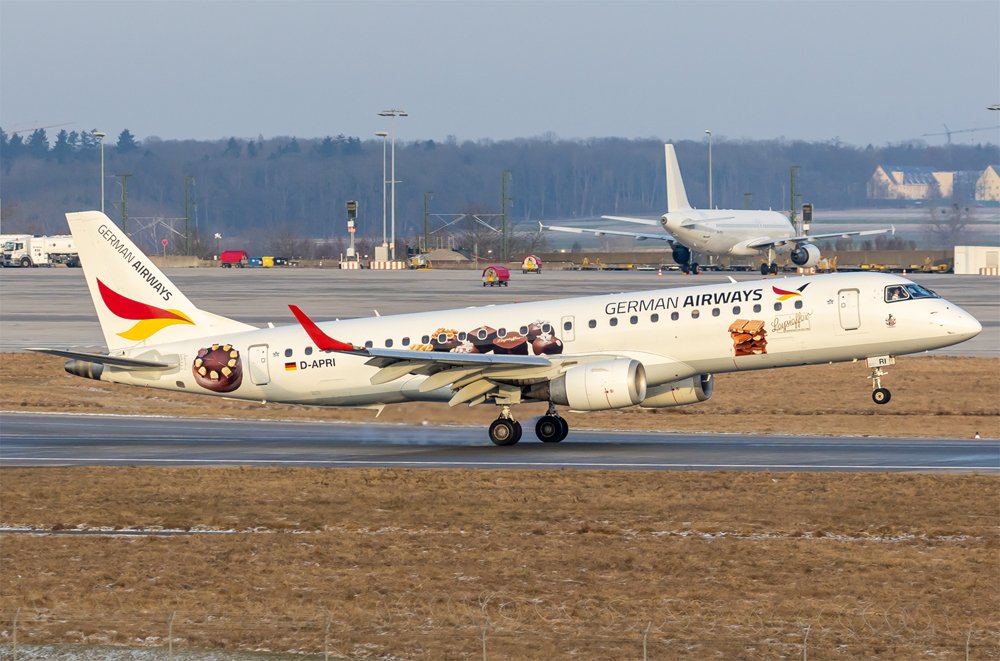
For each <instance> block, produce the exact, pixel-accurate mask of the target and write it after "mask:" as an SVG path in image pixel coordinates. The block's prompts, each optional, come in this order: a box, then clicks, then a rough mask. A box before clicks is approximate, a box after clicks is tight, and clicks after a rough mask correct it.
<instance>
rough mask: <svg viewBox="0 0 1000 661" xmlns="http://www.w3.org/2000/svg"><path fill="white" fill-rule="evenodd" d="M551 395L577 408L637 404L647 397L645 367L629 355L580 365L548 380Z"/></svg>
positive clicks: (564, 403) (604, 407)
mask: <svg viewBox="0 0 1000 661" xmlns="http://www.w3.org/2000/svg"><path fill="white" fill-rule="evenodd" d="M549 396H550V397H551V399H552V401H553V402H555V403H556V404H563V405H564V406H569V407H570V408H571V409H573V410H574V411H606V410H608V409H619V408H624V407H626V406H634V405H636V404H638V403H639V402H641V401H642V400H643V399H645V398H646V370H645V368H644V367H643V366H642V363H640V362H639V361H638V360H632V359H630V358H615V359H611V360H602V361H601V362H597V363H586V364H584V365H577V366H575V367H571V368H570V369H568V370H566V373H565V374H563V375H562V376H560V377H559V378H557V379H553V380H552V381H551V382H550V383H549Z"/></svg>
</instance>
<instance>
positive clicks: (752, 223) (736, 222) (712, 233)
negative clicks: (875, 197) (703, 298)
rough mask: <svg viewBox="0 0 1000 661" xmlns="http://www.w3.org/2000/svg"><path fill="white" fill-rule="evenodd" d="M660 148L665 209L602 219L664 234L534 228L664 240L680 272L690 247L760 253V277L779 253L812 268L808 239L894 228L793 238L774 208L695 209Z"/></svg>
mask: <svg viewBox="0 0 1000 661" xmlns="http://www.w3.org/2000/svg"><path fill="white" fill-rule="evenodd" d="M663 148H664V155H665V160H666V170H667V213H665V214H663V216H661V217H660V220H659V221H655V220H651V219H649V218H633V217H631V216H601V217H602V218H606V219H608V220H620V221H624V222H629V223H636V224H639V225H648V226H651V227H655V226H657V225H662V226H663V229H665V230H666V231H667V234H660V233H657V234H644V233H641V232H625V231H619V230H594V229H583V228H579V227H565V226H560V225H544V224H542V223H539V228H540V229H542V230H549V231H553V232H568V233H571V234H584V233H589V234H596V235H597V236H604V235H606V234H610V235H613V236H628V237H632V238H634V239H637V240H639V241H644V240H646V239H656V240H658V241H666V242H668V243H669V244H670V246H671V248H672V249H673V258H674V261H675V262H677V263H678V264H680V265H681V268H682V269H683V270H684V272H685V273H688V272H689V271H693V272H695V273H697V272H698V264H696V263H691V251H692V250H693V251H697V252H700V253H702V254H705V255H714V256H716V257H727V256H734V257H741V256H742V257H747V256H753V255H765V256H766V260H765V261H764V262H762V263H761V265H760V274H761V275H767V274H768V273H777V272H778V265H777V264H776V263H775V261H774V260H775V258H776V256H777V255H778V254H782V253H786V252H787V253H789V257H790V258H791V260H792V263H793V264H795V265H796V266H816V264H818V263H819V260H820V251H819V248H817V247H816V246H815V245H814V244H813V243H812V241H817V240H819V239H833V238H842V237H849V236H867V235H871V234H885V233H886V232H895V228H888V229H877V230H862V231H850V232H834V233H830V234H810V235H808V236H806V235H798V236H796V234H795V228H794V227H792V223H791V221H789V220H788V218H787V217H786V216H785V215H784V214H782V213H778V212H777V211H769V210H768V211H763V210H756V209H708V210H699V209H695V208H694V207H692V206H691V205H690V204H689V203H688V199H687V193H686V192H685V191H684V180H683V179H682V178H681V169H680V166H679V165H678V164H677V154H676V153H675V152H674V146H673V145H670V144H667V145H663Z"/></svg>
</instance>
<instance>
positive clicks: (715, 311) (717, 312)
mask: <svg viewBox="0 0 1000 661" xmlns="http://www.w3.org/2000/svg"><path fill="white" fill-rule="evenodd" d="M719 312H720V310H719V308H712V316H713V317H718V316H719Z"/></svg>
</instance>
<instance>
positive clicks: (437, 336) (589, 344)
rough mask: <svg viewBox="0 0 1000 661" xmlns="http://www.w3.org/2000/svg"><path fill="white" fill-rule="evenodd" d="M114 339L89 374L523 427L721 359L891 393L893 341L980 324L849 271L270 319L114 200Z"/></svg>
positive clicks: (701, 379)
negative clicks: (223, 297)
mask: <svg viewBox="0 0 1000 661" xmlns="http://www.w3.org/2000/svg"><path fill="white" fill-rule="evenodd" d="M66 217H67V219H68V221H69V227H70V230H71V231H72V233H73V238H74V240H75V241H76V245H77V247H78V249H79V254H80V261H81V263H82V265H83V272H84V276H85V277H86V280H87V286H88V288H89V289H90V294H91V297H92V298H93V301H94V306H95V307H96V309H97V316H98V319H99V321H100V324H101V329H102V331H103V333H104V338H105V341H106V342H107V348H108V352H107V353H106V354H100V353H90V352H82V351H74V350H63V349H53V348H45V349H32V350H33V351H43V352H46V353H51V354H55V355H58V356H63V357H66V358H69V359H71V360H70V361H69V362H68V363H66V371H68V372H70V373H71V374H75V375H78V376H82V377H87V378H91V379H98V380H101V381H110V382H114V383H123V384H130V385H136V386H144V387H150V388H161V389H164V390H174V391H180V392H188V393H197V394H200V395H209V396H216V397H230V398H235V399H246V400H256V401H262V402H284V403H291V404H304V405H315V406H365V407H380V406H383V405H386V404H393V403H400V402H413V401H428V402H447V403H448V404H449V405H450V406H459V405H467V406H475V405H480V404H487V405H495V406H496V407H497V408H498V409H499V416H498V417H497V419H496V420H495V421H494V422H493V423H492V424H491V425H490V429H489V436H490V439H491V440H492V441H493V443H495V444H497V445H513V444H515V443H517V442H518V440H519V439H520V438H521V431H522V430H521V424H520V423H519V422H518V421H517V420H516V418H515V416H514V413H513V409H514V407H515V406H516V405H518V404H520V403H522V402H531V401H534V402H547V403H548V405H549V406H548V411H547V413H546V414H545V415H544V416H542V417H541V418H539V419H538V420H537V422H536V424H535V435H536V436H537V437H538V438H539V440H541V441H543V442H547V443H558V442H559V441H562V440H563V439H564V438H566V436H567V434H568V433H569V427H568V425H567V423H566V421H565V420H564V419H563V418H562V417H561V416H560V415H559V414H558V412H557V409H556V407H557V406H566V407H569V408H570V409H572V410H575V411H600V410H608V409H618V408H624V407H629V406H643V407H650V408H664V407H671V406H681V405H685V404H693V403H696V402H702V401H705V400H707V399H708V398H709V397H711V395H712V390H713V388H714V384H715V377H714V376H713V375H715V374H722V373H726V372H737V371H743V370H763V369H770V368H775V367H790V366H795V365H810V364H818V363H830V362H844V361H854V360H864V359H867V365H868V368H869V369H870V370H871V371H870V375H869V378H870V379H871V380H872V388H873V390H872V398H873V400H874V401H875V403H876V404H885V403H887V402H888V401H889V397H890V394H889V390H888V389H887V388H885V387H883V386H882V383H881V379H882V377H884V376H885V371H884V370H883V368H884V367H885V366H887V365H891V364H893V363H894V362H895V358H894V357H895V356H897V355H900V354H907V353H917V352H921V351H927V350H929V349H937V348H939V347H946V346H949V345H952V344H957V343H959V342H962V341H964V340H967V339H969V338H971V337H974V336H975V335H977V334H978V333H979V332H980V331H981V330H982V326H981V325H980V324H979V322H978V321H976V319H974V318H973V317H972V316H971V315H969V314H968V313H967V312H965V311H963V310H962V309H960V308H959V307H958V306H956V305H954V304H952V303H949V302H948V301H946V300H944V299H942V298H940V297H939V296H937V295H936V294H935V293H934V292H932V291H930V290H928V289H925V288H924V287H922V286H920V285H918V284H916V283H914V282H911V281H910V280H907V279H906V278H902V277H899V276H896V275H888V274H878V273H838V274H829V275H815V276H794V277H789V278H784V279H780V280H756V281H747V282H737V281H735V280H732V279H731V282H729V283H726V284H714V285H702V286H695V287H682V288H674V289H657V290H651V291H640V292H632V293H623V294H609V295H600V296H585V297H579V298H567V299H561V300H550V301H537V302H531V303H514V304H509V305H490V306H486V307H473V308H464V309H457V310H437V311H431V312H415V313H412V314H400V315H392V316H385V317H374V318H364V319H344V320H337V321H324V322H320V323H317V322H314V321H313V320H312V319H310V318H309V317H308V316H307V315H306V314H305V313H304V312H303V311H302V310H300V309H299V308H298V307H296V306H295V305H293V304H292V305H289V308H290V309H291V312H292V314H293V316H294V317H295V318H296V320H297V323H295V324H292V325H287V326H280V327H268V328H256V327H254V326H251V325H249V324H245V323H243V322H240V321H237V320H234V319H228V318H226V317H222V316H219V315H215V314H212V313H210V312H206V311H204V310H201V309H199V308H198V307H196V306H195V305H194V303H192V302H191V301H190V300H188V298H187V297H186V296H185V295H184V294H183V293H181V291H180V290H179V289H177V286H176V285H175V284H174V283H173V282H171V281H170V280H169V279H168V278H167V277H166V276H165V275H164V274H163V272H162V271H160V269H158V268H157V267H156V266H155V265H154V264H153V263H152V262H151V261H150V259H149V258H148V257H147V256H146V255H144V254H143V253H142V252H141V251H140V250H139V249H138V248H137V247H136V246H135V244H134V243H132V241H131V240H130V239H129V238H128V237H127V236H126V235H125V234H124V233H123V232H122V231H121V230H119V229H118V228H117V227H116V226H115V225H114V224H113V223H112V222H111V221H110V220H109V219H108V217H107V216H105V215H104V214H103V213H101V212H98V211H85V212H81V213H69V214H66Z"/></svg>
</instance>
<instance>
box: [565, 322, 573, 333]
mask: <svg viewBox="0 0 1000 661" xmlns="http://www.w3.org/2000/svg"><path fill="white" fill-rule="evenodd" d="M563 330H564V331H571V330H573V322H572V321H566V322H563Z"/></svg>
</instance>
